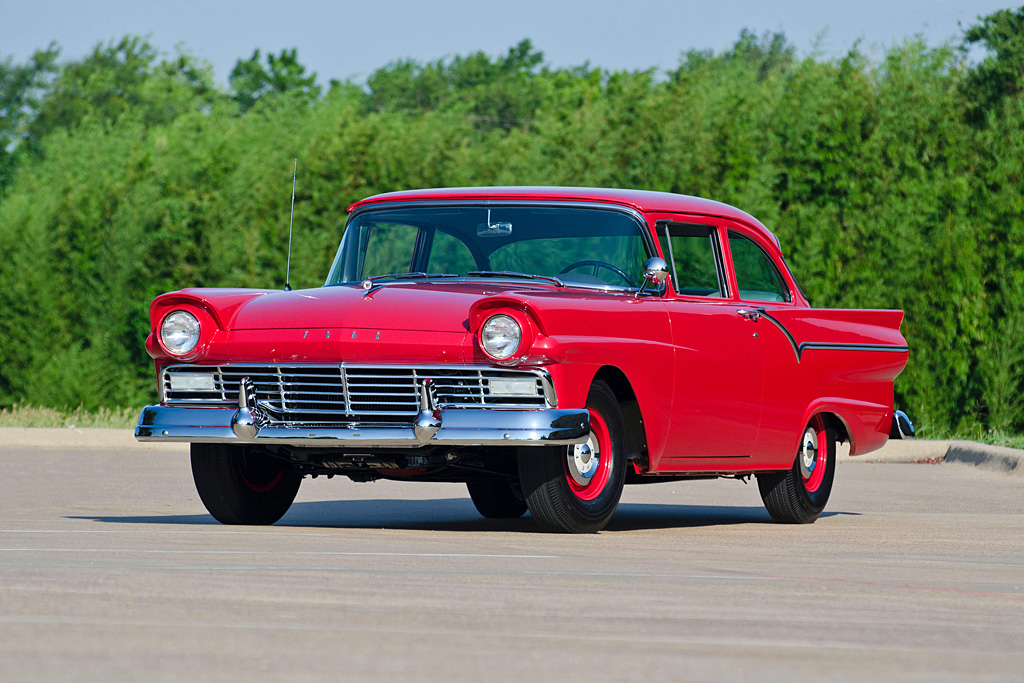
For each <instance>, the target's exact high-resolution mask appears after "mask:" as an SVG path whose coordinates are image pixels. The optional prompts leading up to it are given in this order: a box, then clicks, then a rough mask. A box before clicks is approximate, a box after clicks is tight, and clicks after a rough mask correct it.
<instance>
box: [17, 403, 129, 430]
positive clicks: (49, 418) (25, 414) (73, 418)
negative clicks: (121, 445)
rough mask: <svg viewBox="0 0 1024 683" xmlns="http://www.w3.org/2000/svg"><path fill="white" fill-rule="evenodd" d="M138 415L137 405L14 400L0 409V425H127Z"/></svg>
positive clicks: (88, 426) (119, 426) (116, 426)
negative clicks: (70, 405) (91, 406)
mask: <svg viewBox="0 0 1024 683" xmlns="http://www.w3.org/2000/svg"><path fill="white" fill-rule="evenodd" d="M138 419H139V411H138V409H137V408H100V409H99V410H85V409H83V408H82V407H81V406H79V407H78V408H75V409H74V410H59V409H57V408H44V407H42V406H30V405H25V404H24V403H18V404H16V405H15V406H14V407H13V408H4V409H3V410H0V427H60V428H68V429H70V428H73V427H87V428H107V429H131V428H133V427H135V424H136V422H138Z"/></svg>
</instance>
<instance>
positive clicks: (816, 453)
mask: <svg viewBox="0 0 1024 683" xmlns="http://www.w3.org/2000/svg"><path fill="white" fill-rule="evenodd" d="M824 441H825V421H824V420H822V419H821V416H820V415H815V416H814V417H813V418H811V422H810V424H809V425H807V429H805V430H804V436H803V439H801V441H800V454H799V455H798V456H797V463H798V464H799V465H800V477H801V479H803V482H804V488H805V489H807V492H808V493H814V492H815V491H817V490H818V489H820V488H821V483H822V482H823V481H825V470H827V469H828V465H827V462H828V449H827V448H819V447H818V445H819V444H821V443H824Z"/></svg>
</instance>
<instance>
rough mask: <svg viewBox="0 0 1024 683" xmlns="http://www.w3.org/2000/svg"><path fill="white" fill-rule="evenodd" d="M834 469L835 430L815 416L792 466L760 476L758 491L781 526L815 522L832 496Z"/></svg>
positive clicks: (806, 430)
mask: <svg viewBox="0 0 1024 683" xmlns="http://www.w3.org/2000/svg"><path fill="white" fill-rule="evenodd" d="M835 469H836V436H835V431H834V430H833V429H832V428H831V427H829V426H827V425H826V424H825V421H824V420H823V419H822V417H821V416H820V415H815V416H814V417H813V418H811V421H810V423H808V425H807V427H806V428H805V429H804V434H803V436H802V437H801V439H800V449H799V451H797V455H796V460H795V461H794V462H793V466H792V467H791V468H790V469H788V470H786V471H785V472H770V473H767V474H759V475H757V488H758V489H759V490H760V491H761V500H763V501H764V506H765V508H767V509H768V514H769V515H771V517H772V519H774V520H775V521H776V522H780V523H782V524H809V523H811V522H813V521H814V520H816V519H817V518H818V516H819V515H820V514H821V512H822V510H824V509H825V504H826V503H827V502H828V497H829V494H830V493H832V480H833V478H834V476H835Z"/></svg>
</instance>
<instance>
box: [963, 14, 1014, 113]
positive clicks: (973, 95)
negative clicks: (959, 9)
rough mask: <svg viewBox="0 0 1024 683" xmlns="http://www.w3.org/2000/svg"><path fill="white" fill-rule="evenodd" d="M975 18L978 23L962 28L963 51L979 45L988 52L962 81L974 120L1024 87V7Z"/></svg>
mask: <svg viewBox="0 0 1024 683" xmlns="http://www.w3.org/2000/svg"><path fill="white" fill-rule="evenodd" d="M978 19H979V20H980V23H978V24H976V25H974V26H971V27H970V28H968V29H967V30H966V31H964V39H963V45H962V48H963V49H964V50H965V51H966V50H969V49H970V48H971V47H972V46H975V45H980V46H982V47H984V48H985V50H986V51H987V52H988V53H989V54H988V55H987V56H986V57H985V59H984V60H982V62H981V63H980V64H978V65H977V66H976V67H974V68H973V69H972V70H971V71H970V72H969V73H968V75H967V78H966V79H965V81H964V90H965V92H966V93H967V97H968V99H969V100H972V101H973V102H974V108H973V113H974V118H975V120H976V121H977V120H980V119H981V118H982V117H983V116H984V113H985V112H986V111H988V110H990V109H992V108H993V107H995V106H996V105H998V104H999V103H1000V102H1001V101H1002V100H1003V98H1005V97H1007V96H1009V95H1015V94H1018V93H1020V92H1021V91H1022V89H1024V7H1020V8H1018V9H1016V10H1011V9H1003V10H999V11H998V12H994V13H992V14H989V15H988V16H986V17H978Z"/></svg>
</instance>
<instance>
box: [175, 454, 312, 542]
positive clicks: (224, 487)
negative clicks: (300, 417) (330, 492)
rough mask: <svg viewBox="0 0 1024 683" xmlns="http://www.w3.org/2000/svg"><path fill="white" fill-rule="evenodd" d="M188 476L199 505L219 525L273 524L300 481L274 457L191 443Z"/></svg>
mask: <svg viewBox="0 0 1024 683" xmlns="http://www.w3.org/2000/svg"><path fill="white" fill-rule="evenodd" d="M192 478H193V479H194V480H195V483H196V491H198V492H199V498H200V499H201V500H202V501H203V505H205V506H206V509H207V510H208V511H209V513H210V514H211V515H213V517H214V519H216V520H217V521H218V522H221V523H223V524H254V525H256V524H259V525H264V524H273V523H274V522H276V521H277V520H279V519H281V517H282V516H283V515H284V513H285V512H287V511H288V508H289V507H291V504H292V501H294V500H295V494H296V493H298V491H299V484H301V483H302V475H300V474H298V473H296V472H294V471H292V470H291V469H289V468H288V467H287V466H286V465H285V464H284V462H282V461H281V460H278V459H277V458H273V457H271V456H269V455H263V454H261V453H246V452H245V451H244V450H243V448H242V447H239V446H226V445H223V444H201V443H194V444H192Z"/></svg>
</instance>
